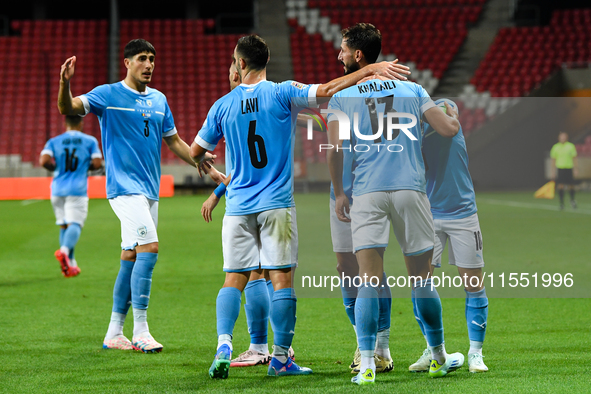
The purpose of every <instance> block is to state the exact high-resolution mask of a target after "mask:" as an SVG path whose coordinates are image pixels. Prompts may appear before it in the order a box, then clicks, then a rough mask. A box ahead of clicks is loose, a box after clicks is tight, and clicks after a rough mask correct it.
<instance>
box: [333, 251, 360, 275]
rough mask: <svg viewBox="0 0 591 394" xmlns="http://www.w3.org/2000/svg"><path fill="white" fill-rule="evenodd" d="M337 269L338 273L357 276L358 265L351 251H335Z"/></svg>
mask: <svg viewBox="0 0 591 394" xmlns="http://www.w3.org/2000/svg"><path fill="white" fill-rule="evenodd" d="M337 271H338V273H339V275H345V276H357V275H358V274H359V265H358V264H357V258H356V257H355V255H354V254H353V253H337Z"/></svg>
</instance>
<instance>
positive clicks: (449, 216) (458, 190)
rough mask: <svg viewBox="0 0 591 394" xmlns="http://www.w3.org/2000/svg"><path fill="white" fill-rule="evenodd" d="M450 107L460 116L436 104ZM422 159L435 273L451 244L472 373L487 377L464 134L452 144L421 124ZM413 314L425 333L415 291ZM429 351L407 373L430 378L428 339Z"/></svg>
mask: <svg viewBox="0 0 591 394" xmlns="http://www.w3.org/2000/svg"><path fill="white" fill-rule="evenodd" d="M444 103H447V104H448V105H450V106H451V107H452V108H454V109H455V110H457V108H458V106H457V105H456V103H454V102H453V101H451V100H449V99H439V100H437V101H435V104H436V105H438V106H440V108H442V109H443V108H445V107H441V106H442V105H443V104H444ZM423 130H424V137H423V155H424V156H423V157H424V160H425V167H426V179H427V196H428V197H429V202H430V203H431V213H432V214H433V224H434V227H435V248H434V250H433V262H432V268H433V269H434V268H439V267H441V256H442V254H443V249H445V244H446V243H447V242H448V240H449V246H448V247H449V250H448V254H449V264H451V265H455V266H456V267H458V273H459V274H460V276H461V277H463V278H464V277H465V278H466V281H465V282H466V283H465V292H466V323H467V325H468V338H469V339H470V350H469V351H468V367H469V370H470V372H486V371H488V367H487V366H486V365H485V364H484V361H483V360H482V357H483V356H482V344H483V342H484V336H485V334H486V324H487V318H488V298H487V296H486V289H485V288H484V284H483V282H482V268H483V267H484V260H483V257H482V233H481V231H480V223H479V221H478V214H477V208H476V196H475V194H474V186H473V184H472V178H471V177H470V172H469V170H468V151H467V150H466V141H465V140H464V134H463V133H462V127H461V125H460V131H459V132H458V134H456V135H455V137H453V138H445V137H442V136H441V135H439V134H437V132H435V130H434V129H433V127H431V125H430V124H429V123H423ZM412 301H413V311H414V315H415V318H416V320H417V323H418V324H419V326H420V327H421V332H422V333H423V335H424V336H425V326H424V324H423V322H422V320H421V318H420V315H419V313H418V310H417V302H416V301H417V300H416V298H415V293H414V290H413V297H412ZM425 339H426V340H427V348H426V349H425V350H424V351H423V355H422V356H421V357H419V359H418V360H417V362H415V363H414V364H412V365H411V366H409V367H408V369H409V370H410V371H411V372H426V371H428V370H429V364H430V362H431V358H432V355H431V350H430V348H429V342H428V339H427V337H426V336H425Z"/></svg>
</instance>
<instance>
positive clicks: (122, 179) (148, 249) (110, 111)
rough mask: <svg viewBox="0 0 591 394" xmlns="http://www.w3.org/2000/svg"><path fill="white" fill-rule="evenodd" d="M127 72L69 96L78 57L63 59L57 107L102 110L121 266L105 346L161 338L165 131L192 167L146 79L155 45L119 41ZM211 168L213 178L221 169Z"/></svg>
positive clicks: (147, 346)
mask: <svg viewBox="0 0 591 394" xmlns="http://www.w3.org/2000/svg"><path fill="white" fill-rule="evenodd" d="M123 56H124V63H125V67H126V68H127V75H126V77H125V79H124V80H123V81H120V82H116V83H112V84H108V85H101V86H98V87H96V88H95V89H93V90H92V91H90V92H89V93H87V94H84V95H82V96H79V97H75V98H73V97H72V93H71V92H70V80H71V78H72V77H73V75H74V69H75V64H76V57H75V56H73V57H71V58H69V59H67V60H66V62H65V63H64V64H63V65H62V67H61V73H60V89H59V96H58V108H59V110H60V112H61V113H62V114H66V115H80V116H84V115H86V114H88V113H89V112H92V113H94V114H95V115H97V116H98V118H99V123H100V126H101V137H102V144H103V153H104V155H105V161H106V175H107V198H108V199H109V203H110V204H111V207H112V208H113V211H114V212H115V214H116V215H117V217H118V218H119V220H120V221H121V238H122V242H121V249H122V252H121V261H120V263H121V266H120V270H119V274H118V275H117V280H116V281H115V287H114V290H113V310H112V314H111V321H110V323H109V328H108V330H107V334H106V336H105V339H104V342H103V348H106V349H124V350H129V349H135V350H138V351H142V352H144V353H154V352H160V351H161V350H162V345H161V344H160V343H158V342H156V340H154V338H153V337H152V335H151V334H150V331H149V328H148V323H147V309H148V301H149V299H150V289H151V285H152V273H153V270H154V266H155V265H156V261H157V260H158V251H159V250H158V235H157V232H156V227H157V224H158V197H159V195H158V193H159V188H160V149H161V146H162V139H164V141H165V142H166V144H167V145H168V147H169V149H170V150H172V151H173V152H174V154H175V155H177V156H178V157H179V158H181V159H182V160H184V161H185V162H186V163H187V164H189V165H191V166H193V167H195V162H194V161H193V159H192V158H191V156H190V152H189V150H190V149H189V146H188V145H187V144H186V143H185V142H184V141H183V140H182V139H181V138H180V137H179V136H178V133H177V130H176V127H175V125H174V120H173V116H172V113H171V111H170V108H169V106H168V103H167V100H166V97H165V96H164V94H162V93H161V92H159V91H158V90H156V89H151V88H149V87H148V86H147V85H148V84H149V83H150V82H151V80H152V75H153V72H154V67H155V58H156V50H155V49H154V46H153V45H152V44H150V43H149V42H148V41H146V40H143V39H135V40H132V41H130V42H129V43H127V45H126V46H125V48H124V53H123ZM210 175H212V178H213V179H214V180H216V181H217V182H218V183H219V182H220V181H221V180H222V178H223V177H222V176H221V174H219V173H218V172H217V171H215V169H213V171H211V173H210ZM130 304H131V305H132V308H133V317H134V327H133V338H132V341H129V339H127V338H126V337H125V336H124V335H123V323H124V322H125V317H126V315H127V312H128V310H129V305H130Z"/></svg>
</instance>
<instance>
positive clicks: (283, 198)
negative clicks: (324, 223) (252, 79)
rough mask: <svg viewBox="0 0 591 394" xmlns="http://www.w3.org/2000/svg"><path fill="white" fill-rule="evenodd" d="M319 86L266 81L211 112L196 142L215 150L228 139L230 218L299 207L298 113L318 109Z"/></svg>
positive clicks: (239, 90) (227, 97)
mask: <svg viewBox="0 0 591 394" xmlns="http://www.w3.org/2000/svg"><path fill="white" fill-rule="evenodd" d="M317 89H318V85H304V84H301V83H298V82H294V81H286V82H282V83H274V82H270V81H261V82H259V83H257V84H254V85H245V84H242V85H239V86H238V87H236V88H235V89H234V90H232V91H231V92H230V93H228V94H226V95H225V96H224V97H222V98H220V99H219V100H218V101H216V102H215V104H214V105H213V106H212V107H211V109H210V110H209V113H208V114H207V119H206V120H205V122H204V123H203V127H202V128H201V130H200V131H199V133H198V134H197V136H196V137H195V142H196V143H197V144H199V145H200V146H201V147H203V148H205V149H207V150H210V151H211V150H213V149H214V148H215V146H216V145H217V143H218V142H219V141H220V139H221V138H222V137H225V140H226V168H227V172H228V173H230V174H232V180H231V181H230V184H229V185H228V187H227V189H226V215H230V216H232V215H234V216H235V215H248V214H251V213H258V212H263V211H267V210H270V209H278V208H288V207H292V206H294V199H293V143H294V135H295V134H294V132H295V120H296V115H295V113H296V111H294V115H293V116H292V101H294V100H295V102H294V103H293V104H295V105H297V106H299V107H306V106H308V105H312V106H313V105H315V104H316V90H317Z"/></svg>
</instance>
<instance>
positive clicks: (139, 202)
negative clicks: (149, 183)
mask: <svg viewBox="0 0 591 394" xmlns="http://www.w3.org/2000/svg"><path fill="white" fill-rule="evenodd" d="M109 204H111V208H113V211H114V212H115V215H117V217H118V218H119V221H120V222H121V249H124V250H133V249H135V247H136V246H137V245H146V244H149V243H152V242H158V234H157V232H156V228H157V227H158V201H155V200H150V199H148V198H147V197H146V196H144V195H142V194H130V195H125V196H117V197H115V198H111V199H109Z"/></svg>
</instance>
